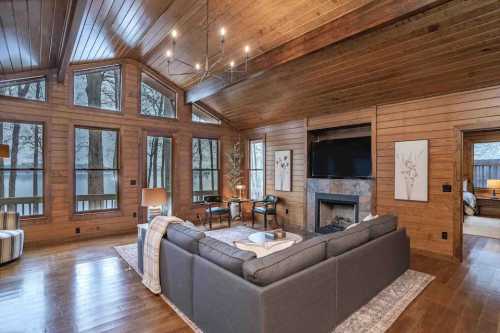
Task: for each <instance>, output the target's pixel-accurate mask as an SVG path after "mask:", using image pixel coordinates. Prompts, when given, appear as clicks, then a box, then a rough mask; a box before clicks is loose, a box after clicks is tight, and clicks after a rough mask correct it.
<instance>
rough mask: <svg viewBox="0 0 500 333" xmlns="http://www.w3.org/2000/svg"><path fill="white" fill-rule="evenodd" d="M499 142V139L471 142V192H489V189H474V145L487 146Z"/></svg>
mask: <svg viewBox="0 0 500 333" xmlns="http://www.w3.org/2000/svg"><path fill="white" fill-rule="evenodd" d="M498 142H500V139H491V140H486V141H485V140H480V141H473V142H471V150H472V151H471V169H470V170H471V171H470V175H471V187H472V189H473V191H476V190H477V191H480V192H484V191H491V189H489V188H488V187H479V186H478V187H476V186H475V184H474V180H475V177H474V176H475V173H474V170H475V166H476V164H475V162H476V160H475V158H474V155H475V152H474V150H475V145H476V144H488V143H498Z"/></svg>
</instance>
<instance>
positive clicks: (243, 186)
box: [236, 184, 245, 190]
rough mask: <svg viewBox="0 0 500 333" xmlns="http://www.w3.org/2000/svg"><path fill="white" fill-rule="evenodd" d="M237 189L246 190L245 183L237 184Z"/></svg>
mask: <svg viewBox="0 0 500 333" xmlns="http://www.w3.org/2000/svg"><path fill="white" fill-rule="evenodd" d="M236 189H237V190H244V189H245V185H241V184H240V185H236Z"/></svg>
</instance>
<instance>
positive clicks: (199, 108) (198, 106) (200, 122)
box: [191, 103, 222, 127]
mask: <svg viewBox="0 0 500 333" xmlns="http://www.w3.org/2000/svg"><path fill="white" fill-rule="evenodd" d="M195 108H197V109H198V110H199V111H200V112H202V113H206V114H207V115H209V116H210V117H212V118H215V119H217V120H218V123H207V122H202V121H195V120H193V113H194V109H195ZM191 122H192V123H193V124H199V125H204V126H206V125H209V126H218V127H219V126H221V125H222V119H220V118H219V117H217V116H215V115H213V114H212V112H210V111H208V110H207V109H206V108H204V107H203V106H201V105H200V104H198V103H191Z"/></svg>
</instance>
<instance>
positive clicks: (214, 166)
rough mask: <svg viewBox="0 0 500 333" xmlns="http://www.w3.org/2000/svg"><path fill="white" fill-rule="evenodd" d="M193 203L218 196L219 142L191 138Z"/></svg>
mask: <svg viewBox="0 0 500 333" xmlns="http://www.w3.org/2000/svg"><path fill="white" fill-rule="evenodd" d="M192 167H193V202H201V201H203V198H204V197H205V196H207V195H218V194H219V140H217V139H200V138H193V164H192Z"/></svg>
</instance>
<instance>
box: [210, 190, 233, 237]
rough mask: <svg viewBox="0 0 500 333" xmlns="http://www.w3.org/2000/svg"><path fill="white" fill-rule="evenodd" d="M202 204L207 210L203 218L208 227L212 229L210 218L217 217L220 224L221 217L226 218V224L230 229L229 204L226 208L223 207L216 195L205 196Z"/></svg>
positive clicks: (220, 199)
mask: <svg viewBox="0 0 500 333" xmlns="http://www.w3.org/2000/svg"><path fill="white" fill-rule="evenodd" d="M203 202H204V204H205V205H207V206H208V208H207V209H206V210H205V217H206V220H208V226H209V228H210V229H212V218H213V217H214V216H218V217H219V222H220V223H221V224H222V217H223V216H227V223H228V224H229V227H230V228H231V209H230V208H229V207H230V203H228V204H227V207H225V206H224V205H223V201H222V198H221V197H220V196H218V195H207V196H205V197H204V198H203Z"/></svg>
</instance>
